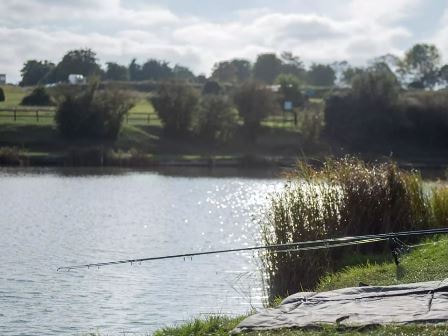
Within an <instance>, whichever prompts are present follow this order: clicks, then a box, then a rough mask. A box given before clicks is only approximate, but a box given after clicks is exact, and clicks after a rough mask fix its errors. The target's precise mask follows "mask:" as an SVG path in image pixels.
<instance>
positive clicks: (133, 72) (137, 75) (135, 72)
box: [128, 58, 143, 81]
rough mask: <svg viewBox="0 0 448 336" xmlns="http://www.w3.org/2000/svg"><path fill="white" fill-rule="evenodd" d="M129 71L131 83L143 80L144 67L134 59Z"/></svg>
mask: <svg viewBox="0 0 448 336" xmlns="http://www.w3.org/2000/svg"><path fill="white" fill-rule="evenodd" d="M128 69H129V70H128V71H129V79H130V80H131V81H141V80H143V76H142V67H141V65H140V64H138V63H137V60H136V59H135V58H134V59H133V60H132V61H131V63H130V64H129V67H128Z"/></svg>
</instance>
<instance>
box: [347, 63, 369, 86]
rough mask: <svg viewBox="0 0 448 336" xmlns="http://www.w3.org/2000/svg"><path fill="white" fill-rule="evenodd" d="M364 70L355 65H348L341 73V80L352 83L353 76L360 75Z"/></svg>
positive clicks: (348, 83)
mask: <svg viewBox="0 0 448 336" xmlns="http://www.w3.org/2000/svg"><path fill="white" fill-rule="evenodd" d="M364 71H365V70H364V69H363V68H357V67H348V68H347V69H346V70H345V71H344V72H343V73H342V82H343V83H345V84H346V85H352V81H353V78H355V77H356V76H357V75H360V74H362V73H363V72H364Z"/></svg>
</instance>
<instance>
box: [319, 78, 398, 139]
mask: <svg viewBox="0 0 448 336" xmlns="http://www.w3.org/2000/svg"><path fill="white" fill-rule="evenodd" d="M398 96H399V85H398V82H397V80H396V78H395V77H394V76H392V75H390V74H389V73H387V72H384V71H380V70H372V71H365V72H362V73H361V74H359V75H357V76H356V77H355V78H354V79H353V84H352V90H351V91H350V92H349V93H348V94H342V95H340V94H339V95H332V96H330V97H329V98H328V99H327V100H326V108H325V124H326V130H327V132H328V134H329V135H331V136H332V137H334V138H337V139H339V140H343V141H347V142H352V143H354V142H358V143H359V142H360V143H363V142H368V143H369V144H371V140H372V137H376V138H377V139H379V140H382V139H386V138H389V137H390V136H392V135H393V133H394V132H395V131H396V130H397V127H398V125H400V123H402V122H403V120H402V118H401V114H400V113H399V111H398V109H397V101H398Z"/></svg>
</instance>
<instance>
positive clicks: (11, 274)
mask: <svg viewBox="0 0 448 336" xmlns="http://www.w3.org/2000/svg"><path fill="white" fill-rule="evenodd" d="M182 172H183V173H182V174H180V175H179V171H177V170H173V171H171V172H166V171H164V172H148V171H137V172H136V171H126V170H109V171H105V170H96V169H93V170H87V169H81V170H73V169H58V170H53V169H20V170H12V169H0V199H1V204H0V210H1V217H0V255H1V256H0V335H37V334H42V335H44V334H45V335H79V334H83V333H88V332H101V333H102V334H107V335H115V334H120V333H123V332H124V333H127V334H129V333H137V334H146V333H151V332H153V331H154V330H156V329H158V328H160V327H164V326H168V325H173V324H176V323H180V322H182V321H185V320H189V319H191V318H193V317H201V316H202V317H204V316H206V315H208V314H213V313H220V314H230V315H235V314H242V313H246V312H248V311H249V310H251V309H252V308H259V307H261V305H262V300H263V291H262V282H261V279H260V275H259V272H258V268H257V266H258V265H257V263H258V261H257V259H256V257H254V256H253V255H252V254H250V253H249V254H248V253H245V254H224V255H215V256H202V257H195V258H193V259H192V260H190V259H188V260H182V259H177V260H165V261H154V262H147V263H142V264H141V265H135V264H134V265H129V264H125V265H117V266H110V267H103V268H100V269H83V270H78V271H70V272H57V271H56V270H57V268H58V267H59V266H65V265H72V264H83V263H90V262H102V261H110V260H118V259H128V258H142V257H151V256H161V255H166V254H176V253H184V252H196V251H206V250H213V249H223V248H236V247H244V246H248V245H253V244H256V243H257V242H258V239H259V227H258V225H257V224H256V223H255V222H254V220H253V218H252V217H254V218H257V217H259V216H260V215H261V213H262V209H263V207H264V205H265V203H266V198H267V196H268V195H269V193H270V192H272V191H273V190H274V189H276V188H279V187H280V185H281V182H280V181H279V180H278V179H272V178H266V177H260V176H257V177H238V175H239V172H232V173H231V174H227V175H228V176H230V177H222V176H220V175H221V174H217V176H213V175H214V174H208V175H209V176H207V177H201V176H200V175H203V173H202V172H199V173H198V172H197V170H194V171H193V173H192V174H189V176H182V175H185V174H184V173H185V170H183V171H182ZM249 175H251V176H252V174H249Z"/></svg>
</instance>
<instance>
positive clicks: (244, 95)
mask: <svg viewBox="0 0 448 336" xmlns="http://www.w3.org/2000/svg"><path fill="white" fill-rule="evenodd" d="M234 101H235V105H236V107H237V109H238V113H239V115H240V116H241V118H242V119H243V122H244V127H245V128H246V129H247V131H248V132H249V134H250V135H254V134H255V133H256V132H257V131H258V129H259V127H260V123H261V121H262V120H263V119H264V118H266V117H267V116H268V115H269V114H271V113H273V112H274V111H275V110H276V105H275V96H274V93H273V92H272V91H271V90H270V89H268V88H266V87H265V86H264V85H262V84H260V83H258V82H254V81H249V82H246V83H244V84H243V85H242V86H241V87H240V88H239V89H238V90H237V91H236V93H235V96H234Z"/></svg>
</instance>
